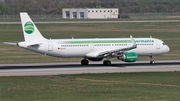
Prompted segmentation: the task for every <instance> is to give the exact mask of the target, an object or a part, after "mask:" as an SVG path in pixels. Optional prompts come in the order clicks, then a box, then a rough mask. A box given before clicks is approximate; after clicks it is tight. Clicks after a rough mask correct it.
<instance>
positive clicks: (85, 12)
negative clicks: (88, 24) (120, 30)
mask: <svg viewBox="0 0 180 101" xmlns="http://www.w3.org/2000/svg"><path fill="white" fill-rule="evenodd" d="M118 14H119V9H118V8H63V9H62V17H63V18H64V19H113V18H118Z"/></svg>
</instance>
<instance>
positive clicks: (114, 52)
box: [86, 36, 137, 57]
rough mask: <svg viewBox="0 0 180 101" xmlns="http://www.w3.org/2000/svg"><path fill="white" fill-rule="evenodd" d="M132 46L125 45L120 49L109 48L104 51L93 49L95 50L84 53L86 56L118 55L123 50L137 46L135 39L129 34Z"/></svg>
mask: <svg viewBox="0 0 180 101" xmlns="http://www.w3.org/2000/svg"><path fill="white" fill-rule="evenodd" d="M130 38H131V42H132V46H130V47H126V48H121V49H109V50H104V51H95V52H90V53H88V54H86V56H87V57H108V56H110V57H112V56H118V55H120V54H122V53H123V52H124V51H128V50H132V49H135V48H137V44H136V42H135V40H134V39H133V37H132V36H130Z"/></svg>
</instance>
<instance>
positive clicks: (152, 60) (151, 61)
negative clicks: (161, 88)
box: [149, 56, 155, 64]
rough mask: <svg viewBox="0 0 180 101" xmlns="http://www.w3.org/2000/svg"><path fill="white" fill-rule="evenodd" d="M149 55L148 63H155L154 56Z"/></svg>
mask: <svg viewBox="0 0 180 101" xmlns="http://www.w3.org/2000/svg"><path fill="white" fill-rule="evenodd" d="M149 57H150V64H155V61H154V56H149Z"/></svg>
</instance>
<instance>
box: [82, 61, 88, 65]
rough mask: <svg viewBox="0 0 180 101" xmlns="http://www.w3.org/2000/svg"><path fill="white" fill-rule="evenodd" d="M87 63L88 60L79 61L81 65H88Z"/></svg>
mask: <svg viewBox="0 0 180 101" xmlns="http://www.w3.org/2000/svg"><path fill="white" fill-rule="evenodd" d="M88 64H89V61H88V60H81V65H88Z"/></svg>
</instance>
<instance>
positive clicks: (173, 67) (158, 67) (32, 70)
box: [0, 60, 180, 76]
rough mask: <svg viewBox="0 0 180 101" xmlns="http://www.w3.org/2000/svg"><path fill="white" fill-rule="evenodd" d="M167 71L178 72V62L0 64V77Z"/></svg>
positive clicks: (179, 62)
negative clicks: (85, 64) (105, 64)
mask: <svg viewBox="0 0 180 101" xmlns="http://www.w3.org/2000/svg"><path fill="white" fill-rule="evenodd" d="M169 71H180V60H169V61H156V63H155V64H153V65H152V64H149V61H138V62H135V63H124V62H112V65H111V66H103V65H102V62H90V64H89V65H87V66H82V65H81V64H80V63H40V64H0V76H43V75H59V74H83V73H122V72H169Z"/></svg>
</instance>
